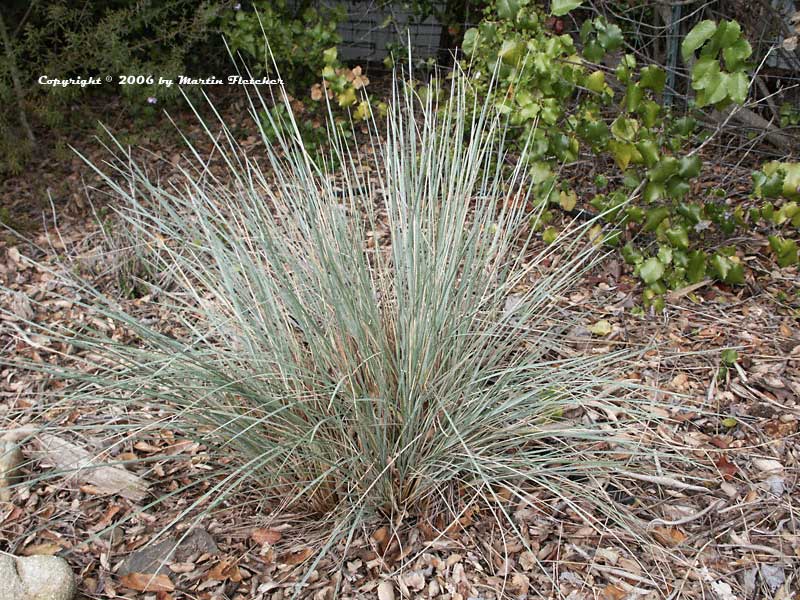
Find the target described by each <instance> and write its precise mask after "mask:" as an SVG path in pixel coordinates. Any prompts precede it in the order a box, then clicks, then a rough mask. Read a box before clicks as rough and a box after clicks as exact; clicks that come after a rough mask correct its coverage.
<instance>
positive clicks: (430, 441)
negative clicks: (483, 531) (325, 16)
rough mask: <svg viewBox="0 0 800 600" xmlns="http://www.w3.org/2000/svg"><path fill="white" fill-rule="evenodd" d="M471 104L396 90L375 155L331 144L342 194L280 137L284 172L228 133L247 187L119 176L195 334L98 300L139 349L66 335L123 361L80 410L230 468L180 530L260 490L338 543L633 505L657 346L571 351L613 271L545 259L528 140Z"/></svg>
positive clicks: (582, 260) (278, 153)
mask: <svg viewBox="0 0 800 600" xmlns="http://www.w3.org/2000/svg"><path fill="white" fill-rule="evenodd" d="M465 90H466V83H465V81H464V80H463V78H461V77H458V76H457V77H455V78H454V79H453V81H452V88H451V93H450V95H449V97H448V99H446V100H444V101H443V102H442V104H441V105H440V106H437V104H436V103H435V101H434V98H433V96H428V97H427V99H426V100H425V102H420V100H419V97H418V96H416V95H415V93H414V92H413V91H412V89H411V87H410V86H404V87H400V86H398V87H397V88H396V89H395V92H394V97H393V102H392V105H391V107H390V108H389V113H388V117H387V122H386V127H387V131H386V134H385V139H384V138H380V137H379V136H378V134H377V133H376V132H375V131H373V132H372V136H371V137H370V143H369V144H367V146H366V147H365V146H357V145H345V144H344V142H343V140H342V139H341V138H339V137H337V135H336V131H337V129H336V128H335V127H331V128H330V129H329V131H331V134H332V136H333V138H332V140H331V152H332V153H334V154H336V155H337V160H338V161H340V162H341V164H342V170H341V173H340V176H339V178H338V180H334V178H332V177H331V176H330V174H329V173H326V172H324V171H322V170H320V169H319V168H318V167H317V166H316V164H315V163H314V162H313V161H311V160H310V158H309V155H308V153H307V151H306V150H305V148H304V147H303V145H302V143H301V142H300V137H299V132H298V131H297V129H296V128H295V129H294V130H293V131H290V132H288V133H287V132H286V130H285V129H283V128H275V129H273V130H272V131H271V132H270V133H271V135H272V136H274V139H275V140H276V141H275V142H273V143H272V144H265V149H264V154H265V155H264V156H263V157H262V159H256V158H255V157H253V156H246V155H245V154H244V153H243V152H241V151H240V150H239V149H238V148H237V147H236V145H235V143H234V141H233V140H232V139H230V138H229V139H227V140H225V139H216V138H215V141H214V146H215V148H214V152H215V153H220V155H221V157H222V160H223V161H224V162H225V164H227V165H228V167H229V169H230V170H229V171H228V172H227V173H226V177H227V178H229V181H225V180H224V179H220V175H219V174H212V171H210V170H207V169H206V168H205V167H206V164H205V161H204V159H202V158H201V157H200V156H201V155H200V154H197V155H196V156H197V157H198V169H197V171H194V170H191V171H190V170H187V171H184V172H183V176H184V179H183V181H182V183H181V184H180V185H179V184H176V183H173V185H171V186H169V187H162V186H161V185H159V184H158V183H156V182H152V181H150V180H149V179H148V177H147V175H146V173H145V172H144V171H143V170H141V169H139V168H138V167H136V166H135V163H133V166H129V165H130V164H131V163H130V162H127V161H128V157H126V156H125V155H122V156H120V163H119V164H120V170H119V172H112V173H111V174H110V175H108V174H104V176H105V178H106V182H107V183H108V184H109V185H110V186H111V187H112V188H113V190H114V193H115V194H116V196H117V197H118V199H119V205H118V207H117V209H116V210H117V212H118V215H119V217H120V218H121V219H123V220H127V221H128V222H129V223H130V225H131V227H134V228H136V230H137V237H138V239H140V240H141V241H143V242H144V243H145V244H147V245H149V246H152V247H153V248H155V249H157V252H153V253H148V254H145V255H144V257H143V258H144V260H149V261H150V265H149V270H150V271H152V272H156V273H157V272H160V271H163V270H165V269H167V268H169V269H171V271H170V274H171V280H172V281H173V282H174V285H175V286H176V289H175V290H174V291H173V292H171V293H170V295H169V298H168V299H165V300H163V303H164V307H165V308H166V309H167V310H168V311H169V316H170V321H171V322H173V323H175V324H177V325H178V326H179V331H178V332H177V333H174V332H169V333H165V332H163V331H158V330H156V329H153V328H152V327H150V326H148V325H146V324H143V323H141V322H139V321H138V320H137V319H136V318H135V316H134V315H132V314H127V313H125V312H122V311H121V309H119V308H118V307H117V304H116V303H115V301H114V300H113V299H110V298H106V297H104V296H103V295H102V294H100V293H99V292H97V291H93V290H92V288H91V287H90V286H87V285H85V284H83V285H80V289H81V293H82V294H84V295H86V296H90V297H92V298H93V302H92V305H93V307H94V310H97V311H99V312H100V313H101V316H103V317H104V318H109V319H112V320H113V321H114V322H116V323H118V324H120V325H123V326H124V327H125V328H127V329H129V330H130V331H132V332H133V333H134V334H135V336H136V339H137V345H133V344H125V343H120V342H118V341H115V340H113V339H108V338H106V337H103V336H96V337H90V336H87V335H86V334H75V336H74V337H72V338H67V339H68V341H69V343H70V344H71V345H73V346H78V347H79V348H81V350H82V352H83V353H86V354H84V355H87V356H92V357H97V356H100V357H102V360H101V361H100V362H99V364H92V365H91V368H90V369H89V370H87V371H75V372H72V373H68V374H67V373H64V372H62V373H61V376H62V377H64V376H68V377H69V378H70V379H71V380H72V383H73V385H72V386H71V387H70V389H69V391H67V392H65V395H64V399H63V401H64V402H65V403H66V404H67V405H69V406H80V405H82V404H85V403H87V402H94V403H96V402H101V403H102V405H103V406H108V407H114V406H120V407H125V408H126V409H127V408H133V407H138V409H139V410H126V414H127V415H129V418H131V419H136V418H142V419H145V420H144V422H143V424H142V426H143V427H144V429H145V431H147V432H153V431H155V430H157V429H158V428H164V429H167V430H170V431H172V432H180V433H181V435H183V436H186V437H187V438H192V439H195V440H197V441H199V442H201V443H202V444H204V445H207V446H208V447H209V448H212V449H213V452H215V453H216V454H215V455H216V456H218V457H222V456H225V457H226V461H225V464H224V466H221V470H220V472H219V473H215V474H213V475H208V476H204V477H203V478H202V479H200V480H197V481H194V482H192V484H191V485H192V486H193V485H197V486H201V485H207V486H208V489H207V490H205V491H204V492H203V494H202V495H203V497H202V499H201V500H198V501H197V503H195V504H193V505H191V506H189V507H187V508H186V510H185V511H184V513H182V515H183V514H187V513H189V512H191V511H192V510H194V509H197V508H198V507H201V506H202V509H203V510H213V509H214V508H216V507H218V506H219V505H220V503H221V502H223V501H224V500H225V499H226V498H228V497H229V496H230V495H232V494H235V493H236V492H237V490H240V489H243V488H251V487H256V488H258V490H259V493H260V496H261V497H262V498H263V499H264V501H265V502H274V505H275V506H278V505H291V506H292V507H293V508H294V509H295V510H300V511H306V512H308V513H312V514H316V515H318V516H319V518H320V520H322V521H324V522H329V523H332V524H335V526H334V529H333V531H334V534H333V537H334V538H335V537H337V536H338V535H344V532H346V531H351V532H352V531H353V530H352V529H351V528H352V527H353V526H354V525H356V524H358V523H360V522H363V520H364V519H367V518H370V517H374V516H376V515H384V516H389V515H395V516H396V515H401V514H410V515H421V514H425V511H432V510H434V509H435V508H436V507H439V508H442V507H444V508H443V510H446V511H457V510H458V507H457V504H458V502H459V501H458V500H456V503H455V504H453V499H458V498H461V499H462V500H463V501H464V502H465V503H468V502H479V503H480V502H488V503H491V504H493V505H497V503H498V502H501V492H500V490H501V488H503V489H504V490H506V491H508V493H510V494H511V497H512V499H513V500H514V501H515V502H518V501H525V500H524V499H525V494H526V493H527V492H528V491H530V490H532V489H545V490H548V491H549V492H550V493H552V494H554V495H556V496H560V497H563V498H564V499H566V501H567V502H568V503H569V504H570V506H573V507H575V509H576V510H579V511H580V510H581V508H580V506H579V504H580V502H583V501H584V500H589V501H593V502H595V504H596V505H597V507H598V508H599V509H601V510H603V511H604V512H607V513H613V512H614V511H616V510H617V509H616V508H615V505H614V503H613V502H608V501H607V500H606V499H605V498H606V497H605V496H604V495H603V494H604V492H603V487H602V486H603V482H604V481H607V479H608V478H609V477H613V476H614V474H615V472H616V471H617V470H618V469H629V470H631V469H635V468H636V465H637V464H639V462H640V460H641V456H640V451H639V450H638V449H637V448H638V447H639V443H640V442H641V438H642V436H645V435H646V431H647V429H648V427H647V423H648V422H650V421H651V420H652V419H654V418H656V417H655V413H654V412H652V411H651V408H652V406H651V404H650V403H649V401H647V400H646V398H647V397H648V395H649V394H648V392H647V390H645V389H642V388H637V386H636V385H634V384H632V383H629V382H626V381H625V379H624V369H625V368H626V365H628V362H627V361H628V359H629V358H630V357H631V356H632V354H638V351H635V350H634V351H619V352H612V353H609V354H603V355H587V356H584V355H579V354H576V353H574V352H568V351H567V348H566V347H565V346H564V341H565V338H564V335H565V331H566V329H568V328H570V327H571V326H572V325H573V324H572V323H570V322H569V321H568V322H566V323H564V322H563V321H562V316H561V315H560V314H558V313H557V308H556V298H557V297H558V295H560V294H563V293H564V291H565V290H566V289H567V288H568V287H569V286H570V285H571V284H573V283H574V282H575V281H576V280H577V278H578V277H580V275H581V274H582V272H583V271H584V270H585V269H587V268H590V267H591V266H592V265H593V263H594V261H595V260H596V259H597V258H598V254H597V253H596V250H595V247H594V246H593V244H591V243H590V242H589V240H588V239H587V238H586V236H585V235H582V233H583V232H585V229H586V227H588V225H586V226H584V228H583V230H578V231H576V232H574V235H570V236H567V235H564V236H561V237H559V239H558V242H557V243H554V244H553V245H551V246H549V247H548V249H547V250H545V251H543V252H538V251H535V250H534V248H533V247H532V234H531V232H530V227H529V220H530V219H531V218H534V219H535V218H537V214H533V215H532V214H531V212H530V208H529V204H528V202H527V201H528V200H529V196H528V194H527V193H526V192H524V191H520V190H523V189H524V187H523V184H524V182H525V179H526V176H525V173H524V170H523V169H522V165H523V164H524V162H520V163H519V165H520V167H518V168H517V169H515V170H514V171H513V172H512V173H510V174H504V172H503V171H502V170H501V169H500V168H499V167H498V166H497V165H499V164H502V163H503V158H504V157H505V154H506V148H505V146H504V137H505V135H506V133H507V123H505V122H504V121H503V118H502V117H501V116H500V115H498V114H497V113H496V112H495V111H494V109H493V108H492V107H491V106H488V105H487V106H484V107H483V108H482V109H481V110H479V111H477V112H472V111H467V106H466V103H467V101H468V100H467V94H466V91H465ZM259 108H260V107H258V106H257V105H256V104H255V103H254V104H253V106H252V111H253V116H254V117H256V116H257V114H258V110H259ZM261 108H263V107H261ZM288 114H289V116H290V118H291V112H289V113H288ZM467 114H475V115H476V116H475V118H474V119H471V120H466V119H467ZM256 121H257V123H260V124H263V121H260V120H259V119H258V118H256ZM375 125H376V124H375V123H374V122H373V127H374V126H375ZM211 129H212V128H210V127H209V131H211ZM223 131H225V130H224V129H223ZM262 136H264V138H265V139H266V132H264V131H263V130H262ZM229 144H230V145H229ZM365 148H366V149H365ZM262 162H264V163H266V167H267V168H266V169H262V168H261V167H260V166H259V165H260V164H261V163H262ZM98 172H100V171H99V170H98ZM370 174H371V175H370ZM120 177H122V180H120ZM589 225H592V223H590V224H589ZM555 259H558V266H557V267H548V266H547V265H548V264H549V263H550V262H551V261H555ZM51 334H52V332H51ZM109 365H111V366H109ZM107 410H108V409H107ZM155 415H157V419H158V420H157V421H156V422H153V421H152V420H147V419H148V416H155ZM77 425H78V426H80V423H78V424H77ZM135 429H136V427H135V426H134V425H133V424H131V426H130V427H129V429H128V430H129V431H130V430H133V431H135ZM173 435H174V434H173ZM651 448H652V447H651ZM653 451H654V452H655V453H658V450H657V449H655V450H653ZM448 498H449V499H450V500H449V501H448V500H446V499H448ZM576 498H580V499H581V500H580V502H578V501H577V500H576ZM503 510H505V509H501V512H502V511H503ZM449 515H450V516H451V517H452V518H454V519H455V518H456V515H455V514H454V512H450V513H449ZM179 518H181V517H176V519H179Z"/></svg>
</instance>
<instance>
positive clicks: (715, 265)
mask: <svg viewBox="0 0 800 600" xmlns="http://www.w3.org/2000/svg"><path fill="white" fill-rule="evenodd" d="M710 266H711V270H712V271H713V272H714V274H715V275H716V276H717V279H719V280H720V281H724V282H725V283H730V284H740V285H741V284H743V283H744V269H743V268H742V265H741V264H740V263H738V262H734V261H732V260H731V259H729V258H727V257H726V256H723V255H722V254H715V255H714V256H712V257H711V260H710Z"/></svg>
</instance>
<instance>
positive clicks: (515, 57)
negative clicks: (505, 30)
mask: <svg viewBox="0 0 800 600" xmlns="http://www.w3.org/2000/svg"><path fill="white" fill-rule="evenodd" d="M524 51H525V44H523V43H522V42H521V41H520V40H506V41H504V42H503V45H502V46H501V47H500V52H498V53H497V56H499V57H500V58H501V59H502V61H503V62H504V63H505V64H507V65H511V66H514V65H516V64H517V63H518V62H519V60H520V59H521V58H522V53H523V52H524Z"/></svg>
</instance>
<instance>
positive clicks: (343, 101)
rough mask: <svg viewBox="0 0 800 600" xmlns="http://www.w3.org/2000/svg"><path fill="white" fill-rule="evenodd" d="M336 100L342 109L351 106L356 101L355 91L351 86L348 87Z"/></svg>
mask: <svg viewBox="0 0 800 600" xmlns="http://www.w3.org/2000/svg"><path fill="white" fill-rule="evenodd" d="M338 99H339V106H341V107H342V108H344V107H346V106H352V105H353V104H355V103H356V101H357V98H356V89H355V88H354V87H352V86H350V87H348V88H347V89H346V90H345V91H344V92H342V93H341V94H339V96H338Z"/></svg>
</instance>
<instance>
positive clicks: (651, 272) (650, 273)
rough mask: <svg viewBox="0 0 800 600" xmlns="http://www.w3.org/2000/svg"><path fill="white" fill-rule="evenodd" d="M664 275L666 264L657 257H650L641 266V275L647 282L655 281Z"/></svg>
mask: <svg viewBox="0 0 800 600" xmlns="http://www.w3.org/2000/svg"><path fill="white" fill-rule="evenodd" d="M663 275H664V265H663V264H661V261H660V260H658V259H657V258H655V257H652V258H648V259H647V260H646V261H644V262H643V263H642V266H641V267H639V277H641V278H642V281H644V282H645V283H647V284H650V283H655V282H656V281H658V280H659V279H661V277H662V276H663Z"/></svg>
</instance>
